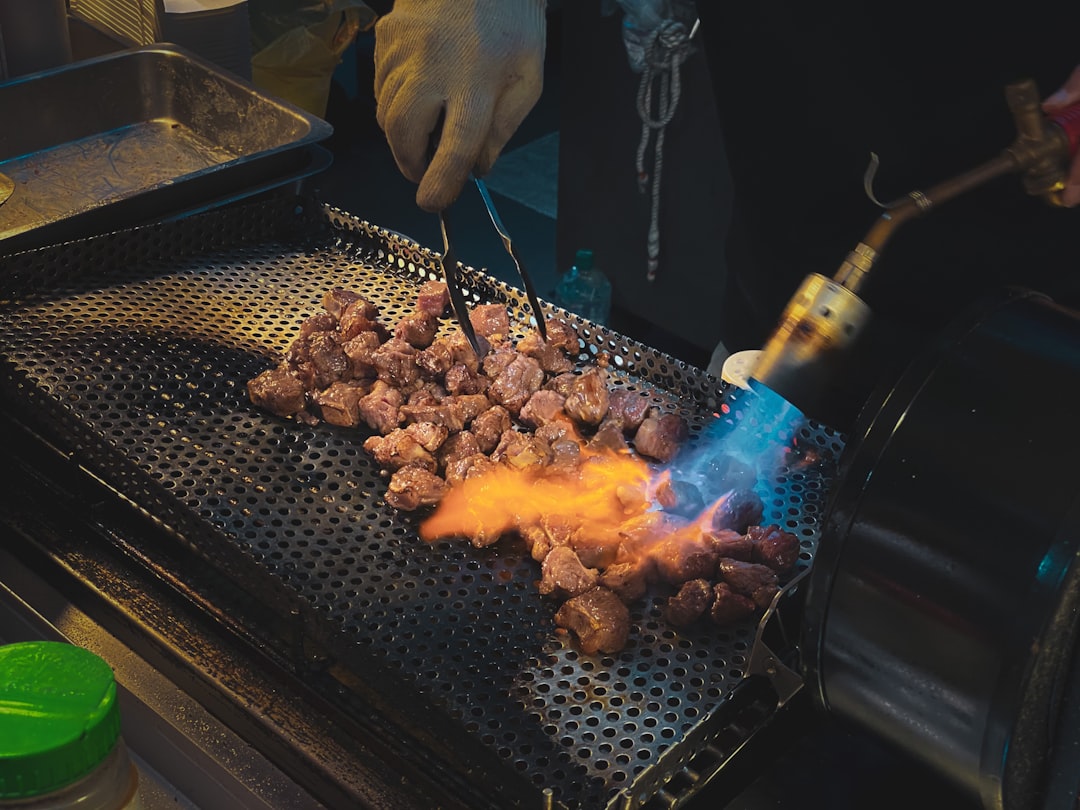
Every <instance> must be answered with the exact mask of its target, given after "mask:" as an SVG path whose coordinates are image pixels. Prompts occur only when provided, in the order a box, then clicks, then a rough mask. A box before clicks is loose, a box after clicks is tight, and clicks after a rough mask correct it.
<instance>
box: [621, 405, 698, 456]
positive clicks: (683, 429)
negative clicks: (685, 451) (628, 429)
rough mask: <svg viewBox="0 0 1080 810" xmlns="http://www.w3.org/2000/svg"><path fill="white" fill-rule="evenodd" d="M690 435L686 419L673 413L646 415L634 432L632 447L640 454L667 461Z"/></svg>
mask: <svg viewBox="0 0 1080 810" xmlns="http://www.w3.org/2000/svg"><path fill="white" fill-rule="evenodd" d="M689 435H690V428H689V426H688V425H687V424H686V420H685V419H683V418H682V417H681V416H678V415H676V414H673V413H664V414H655V415H650V416H646V417H645V420H644V421H643V422H642V423H641V427H639V428H638V429H637V432H636V433H635V434H634V449H635V450H637V451H638V452H639V453H641V455H643V456H648V457H649V458H651V459H655V460H657V461H663V462H665V463H666V462H668V461H671V460H672V459H673V458H675V454H676V453H678V452H679V448H680V447H682V443H683V442H684V441H686V439H687V437H688V436H689Z"/></svg>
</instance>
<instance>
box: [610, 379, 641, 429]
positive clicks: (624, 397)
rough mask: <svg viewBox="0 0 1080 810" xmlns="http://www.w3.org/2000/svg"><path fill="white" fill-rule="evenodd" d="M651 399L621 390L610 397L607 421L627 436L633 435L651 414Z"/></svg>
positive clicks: (617, 390) (612, 393) (613, 392)
mask: <svg viewBox="0 0 1080 810" xmlns="http://www.w3.org/2000/svg"><path fill="white" fill-rule="evenodd" d="M649 406H650V403H649V397H647V396H645V395H644V394H639V393H636V392H634V391H627V390H626V389H625V388H619V389H616V390H615V391H612V392H611V393H610V394H609V395H608V412H607V416H606V417H605V419H606V420H608V421H611V422H614V423H615V424H616V425H618V426H619V428H620V429H621V430H622V431H623V433H626V434H627V435H633V433H634V431H636V430H637V429H638V428H639V427H641V423H642V422H643V421H645V415H646V414H647V413H648V412H649Z"/></svg>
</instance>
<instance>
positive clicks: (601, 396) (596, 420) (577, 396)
mask: <svg viewBox="0 0 1080 810" xmlns="http://www.w3.org/2000/svg"><path fill="white" fill-rule="evenodd" d="M569 389H570V391H569V393H567V394H565V396H566V404H565V405H564V406H563V407H564V408H566V412H567V413H568V414H570V418H571V419H573V420H574V421H576V422H578V423H579V424H582V425H586V426H589V427H596V426H597V425H599V424H600V422H601V421H602V420H603V418H604V417H605V416H606V415H607V412H608V405H609V404H610V399H609V395H608V387H607V376H606V374H605V373H604V372H603V371H602V370H601V369H598V368H589V369H587V370H586V371H584V372H582V373H581V374H579V375H577V376H576V378H575V379H574V381H573V382H572V383H570V386H569Z"/></svg>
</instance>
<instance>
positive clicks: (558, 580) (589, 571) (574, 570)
mask: <svg viewBox="0 0 1080 810" xmlns="http://www.w3.org/2000/svg"><path fill="white" fill-rule="evenodd" d="M540 572H541V579H540V585H539V586H538V587H539V590H540V593H542V594H544V595H545V596H554V597H556V598H559V599H562V598H566V597H571V596H577V595H578V594H582V593H585V591H587V590H590V589H591V588H595V587H596V579H597V571H596V569H595V568H586V567H585V566H584V565H582V563H581V560H580V559H579V558H578V555H577V554H575V553H574V550H573V549H572V548H570V547H569V546H555V547H554V548H552V549H551V551H549V552H548V554H547V556H546V557H544V561H543V562H542V563H541V564H540Z"/></svg>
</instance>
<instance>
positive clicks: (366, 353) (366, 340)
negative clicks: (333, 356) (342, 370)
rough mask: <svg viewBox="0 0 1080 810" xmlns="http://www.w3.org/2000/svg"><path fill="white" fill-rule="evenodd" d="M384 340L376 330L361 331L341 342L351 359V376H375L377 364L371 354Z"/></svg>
mask: <svg viewBox="0 0 1080 810" xmlns="http://www.w3.org/2000/svg"><path fill="white" fill-rule="evenodd" d="M381 343H382V341H381V340H380V339H379V336H378V335H377V334H375V333H374V332H361V333H360V334H358V335H356V336H355V337H353V338H350V339H349V340H346V341H345V342H344V343H342V344H341V350H342V351H343V352H345V357H347V358H348V360H349V376H350V377H355V378H358V379H359V378H367V377H374V376H375V375H376V371H375V365H374V364H373V363H372V362H371V356H372V355H373V354H374V353H375V350H376V349H377V348H379V345H380V344H381Z"/></svg>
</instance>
